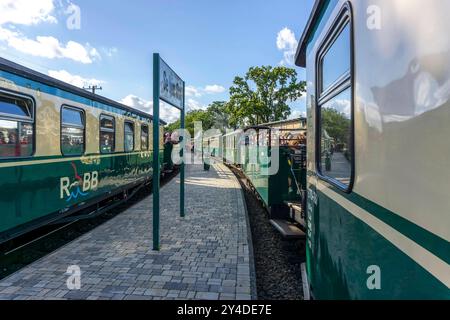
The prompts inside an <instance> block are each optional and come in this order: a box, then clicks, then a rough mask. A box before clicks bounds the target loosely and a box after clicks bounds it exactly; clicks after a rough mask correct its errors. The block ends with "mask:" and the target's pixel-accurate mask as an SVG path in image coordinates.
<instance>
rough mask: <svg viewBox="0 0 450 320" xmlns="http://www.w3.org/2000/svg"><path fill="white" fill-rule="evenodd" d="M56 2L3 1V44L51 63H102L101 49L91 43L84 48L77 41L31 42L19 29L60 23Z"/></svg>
mask: <svg viewBox="0 0 450 320" xmlns="http://www.w3.org/2000/svg"><path fill="white" fill-rule="evenodd" d="M54 2H55V1H54V0H0V13H1V14H0V41H3V42H5V43H6V44H7V45H8V47H10V48H13V49H16V50H17V51H19V52H22V53H25V54H29V55H32V56H35V57H43V58H48V59H56V58H59V59H60V58H66V59H70V60H73V61H77V62H81V63H84V64H90V63H92V62H94V61H95V60H100V59H101V56H100V54H99V52H98V51H97V49H95V48H93V47H91V46H90V45H89V44H88V43H87V44H86V45H82V44H80V43H78V42H75V41H68V42H67V43H62V42H61V41H59V40H58V39H57V38H55V37H52V36H37V37H35V38H29V37H27V36H26V35H24V34H23V33H21V32H20V31H17V28H16V26H17V25H26V26H29V25H37V24H39V23H57V19H56V18H55V17H54V16H53V15H52V13H53V12H54V11H55V5H54Z"/></svg>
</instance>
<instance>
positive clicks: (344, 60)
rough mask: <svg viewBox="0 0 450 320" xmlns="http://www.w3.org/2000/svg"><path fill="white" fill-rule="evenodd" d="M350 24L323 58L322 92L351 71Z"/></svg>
mask: <svg viewBox="0 0 450 320" xmlns="http://www.w3.org/2000/svg"><path fill="white" fill-rule="evenodd" d="M349 53H350V25H349V24H347V25H346V26H345V27H344V29H343V30H342V31H341V33H340V34H339V36H338V37H337V38H336V39H335V40H334V42H333V44H332V45H331V47H330V48H329V50H328V51H327V52H326V53H325V55H324V56H323V58H322V68H321V70H322V72H321V75H322V85H321V88H322V92H324V91H326V90H327V89H329V88H330V87H331V86H332V85H333V84H335V83H336V82H337V81H338V80H339V79H340V78H341V77H345V76H347V75H348V74H349V73H350V54H349Z"/></svg>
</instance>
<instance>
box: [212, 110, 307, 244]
mask: <svg viewBox="0 0 450 320" xmlns="http://www.w3.org/2000/svg"><path fill="white" fill-rule="evenodd" d="M276 139H278V141H276ZM217 144H218V142H217V141H216V139H214V140H213V145H217ZM219 145H220V146H221V148H223V156H224V160H225V162H226V163H229V164H232V165H237V166H238V167H239V168H240V169H241V170H242V172H243V173H244V174H245V176H246V178H247V180H248V182H249V184H250V186H251V187H252V188H253V189H254V191H255V193H256V195H257V196H258V197H259V198H260V200H261V201H262V203H263V205H264V206H265V208H266V209H267V210H268V212H269V217H270V219H271V223H272V224H273V225H274V226H275V227H276V228H277V229H278V230H279V231H280V232H281V233H282V234H283V236H285V237H286V238H292V237H296V238H298V237H304V236H305V234H304V233H303V232H302V231H301V229H300V228H296V227H295V223H297V224H299V227H301V228H304V227H305V220H304V212H303V211H302V207H305V205H303V206H302V202H303V203H305V201H306V192H305V190H306V189H305V186H306V119H304V118H301V119H295V120H288V121H281V122H275V123H268V124H262V125H259V126H255V127H248V128H246V129H245V130H238V131H235V132H232V133H228V134H226V135H225V136H223V138H222V141H221V143H220V144H219ZM275 163H277V165H275Z"/></svg>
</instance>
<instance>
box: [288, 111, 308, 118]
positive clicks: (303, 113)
mask: <svg viewBox="0 0 450 320" xmlns="http://www.w3.org/2000/svg"><path fill="white" fill-rule="evenodd" d="M298 118H306V111H301V110H292V111H291V115H290V116H289V118H288V119H289V120H293V119H298Z"/></svg>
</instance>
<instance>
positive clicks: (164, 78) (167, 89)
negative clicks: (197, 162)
mask: <svg viewBox="0 0 450 320" xmlns="http://www.w3.org/2000/svg"><path fill="white" fill-rule="evenodd" d="M160 100H162V101H164V102H166V103H168V104H169V105H171V106H173V107H175V108H177V109H178V110H180V111H181V121H180V122H181V129H182V130H184V127H185V83H184V81H183V80H182V79H181V78H180V77H179V76H178V75H177V74H176V73H175V72H174V71H173V70H172V69H171V68H170V67H169V66H168V64H167V63H166V62H164V60H162V59H161V57H160V55H159V53H154V54H153V250H156V251H159V250H160V247H161V246H160V206H159V200H160V199H159V192H160V181H159V179H160V175H161V167H160V159H159V140H160V134H159V129H160V128H159V124H160V121H159V108H160ZM185 145H186V141H184V138H183V137H182V136H180V146H181V150H180V156H181V160H182V161H181V168H180V170H181V171H180V216H181V217H184V216H185V207H184V191H185V190H184V182H185V181H184V180H185V163H184V149H185Z"/></svg>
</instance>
